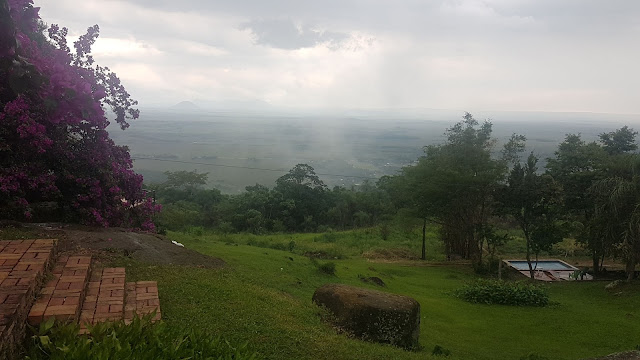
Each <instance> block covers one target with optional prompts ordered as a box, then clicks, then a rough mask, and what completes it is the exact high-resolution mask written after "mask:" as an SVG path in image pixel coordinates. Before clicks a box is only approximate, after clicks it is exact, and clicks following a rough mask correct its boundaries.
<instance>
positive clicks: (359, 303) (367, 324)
mask: <svg viewBox="0 0 640 360" xmlns="http://www.w3.org/2000/svg"><path fill="white" fill-rule="evenodd" d="M313 302H314V303H316V304H317V305H320V306H324V307H326V308H327V309H328V310H329V311H331V313H333V315H334V316H335V320H336V325H338V326H339V327H340V328H342V329H344V330H345V331H347V332H349V333H351V334H353V335H355V336H357V337H359V338H361V339H363V340H367V341H372V342H379V343H387V344H392V345H395V346H398V347H402V348H405V349H415V348H417V347H418V337H419V335H420V304H419V303H418V302H417V301H416V300H414V299H412V298H410V297H408V296H402V295H396V294H389V293H385V292H381V291H376V290H369V289H362V288H357V287H353V286H348V285H342V284H327V285H323V286H321V287H320V288H318V289H317V290H316V291H315V293H314V294H313Z"/></svg>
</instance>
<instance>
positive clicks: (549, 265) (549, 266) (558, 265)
mask: <svg viewBox="0 0 640 360" xmlns="http://www.w3.org/2000/svg"><path fill="white" fill-rule="evenodd" d="M509 264H511V266H513V267H514V268H516V269H518V270H529V264H527V262H526V261H509ZM531 267H533V268H534V269H536V270H575V268H574V267H573V266H571V265H568V264H565V263H563V262H561V261H553V260H549V261H538V262H536V261H532V262H531Z"/></svg>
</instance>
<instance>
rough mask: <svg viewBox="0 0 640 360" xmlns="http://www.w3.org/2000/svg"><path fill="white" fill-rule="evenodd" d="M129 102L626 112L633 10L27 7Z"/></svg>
mask: <svg viewBox="0 0 640 360" xmlns="http://www.w3.org/2000/svg"><path fill="white" fill-rule="evenodd" d="M35 3H36V5H37V6H41V7H42V9H41V12H40V14H41V17H42V19H43V20H44V21H45V22H47V23H48V24H52V23H58V24H60V25H62V26H66V27H68V28H69V30H70V33H71V35H73V36H78V35H79V34H80V33H81V32H83V31H84V30H86V28H87V27H88V26H90V25H93V24H98V25H100V29H101V37H100V39H99V40H98V42H97V43H96V45H95V48H94V50H95V51H94V53H95V55H96V59H97V61H98V62H99V63H100V64H101V65H106V66H109V67H110V68H111V69H113V70H114V71H115V72H116V73H117V74H118V75H119V76H120V78H121V79H122V80H123V82H124V83H125V85H126V86H127V88H128V90H129V92H130V93H131V94H132V95H133V96H134V97H135V98H137V99H138V100H140V102H141V105H142V106H145V105H148V106H151V105H154V106H155V105H163V104H164V105H170V104H173V103H177V102H179V101H183V100H192V101H195V102H196V103H202V104H204V103H205V102H206V101H216V102H219V101H224V102H227V101H240V102H244V101H247V102H266V103H269V104H272V105H273V106H275V107H300V108H308V109H317V108H327V109H336V108H337V109H340V108H360V109H367V108H372V109H373V108H436V109H461V110H469V111H480V110H527V111H529V110H530V111H589V112H607V113H640V70H639V64H640V1H637V0H433V1H428V0H422V1H420V0H394V1H391V0H322V1H318V0H314V1H310V0H309V1H307V0H181V1H175V0H129V1H112V0H35Z"/></svg>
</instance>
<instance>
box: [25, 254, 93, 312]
mask: <svg viewBox="0 0 640 360" xmlns="http://www.w3.org/2000/svg"><path fill="white" fill-rule="evenodd" d="M90 267H91V256H62V257H60V259H58V262H57V263H56V266H55V267H54V268H53V271H52V272H53V275H52V276H53V278H52V279H51V280H50V281H49V282H47V284H46V285H45V287H44V288H43V289H42V292H41V294H40V297H39V298H38V300H36V303H35V305H33V307H32V308H31V312H30V313H29V323H30V324H32V325H37V324H39V323H40V322H42V321H43V320H47V319H48V318H50V317H55V318H56V319H58V320H62V321H75V320H77V318H78V315H79V314H80V309H81V306H80V304H81V303H82V301H83V298H84V290H85V287H86V284H87V281H88V280H89V272H90Z"/></svg>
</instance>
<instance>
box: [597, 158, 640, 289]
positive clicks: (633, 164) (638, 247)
mask: <svg viewBox="0 0 640 360" xmlns="http://www.w3.org/2000/svg"><path fill="white" fill-rule="evenodd" d="M610 170H611V172H612V175H611V176H609V177H607V178H604V179H601V180H599V181H597V182H595V183H594V185H593V187H592V189H591V194H593V195H594V199H595V203H596V207H595V219H597V220H599V221H600V222H601V223H602V226H601V227H600V228H599V229H601V230H602V232H601V234H602V235H603V236H604V237H605V239H612V240H613V241H611V242H610V243H611V244H613V245H614V246H615V250H616V252H617V254H618V255H619V256H620V257H622V258H623V259H624V260H625V262H626V272H627V280H629V281H630V280H631V279H633V276H634V273H635V267H636V264H637V263H638V261H640V155H638V154H627V155H621V157H620V158H618V161H617V162H616V165H615V166H614V167H612V168H611V169H610ZM616 239H617V240H618V241H616Z"/></svg>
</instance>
